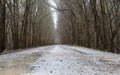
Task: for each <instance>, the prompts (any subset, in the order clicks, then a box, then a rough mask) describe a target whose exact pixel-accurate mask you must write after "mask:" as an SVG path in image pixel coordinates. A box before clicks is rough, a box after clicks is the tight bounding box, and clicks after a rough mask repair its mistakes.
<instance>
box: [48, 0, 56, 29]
mask: <svg viewBox="0 0 120 75" xmlns="http://www.w3.org/2000/svg"><path fill="white" fill-rule="evenodd" d="M49 2H50V4H51V5H53V6H55V7H56V6H57V5H56V4H55V2H54V0H49ZM51 11H52V16H53V21H54V27H55V29H56V28H57V20H58V14H57V12H54V11H55V9H54V8H52V7H51Z"/></svg>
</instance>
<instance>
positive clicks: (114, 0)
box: [0, 0, 120, 53]
mask: <svg viewBox="0 0 120 75" xmlns="http://www.w3.org/2000/svg"><path fill="white" fill-rule="evenodd" d="M0 33H1V36H0V51H1V52H2V51H5V50H16V49H23V48H30V47H36V46H43V45H53V44H68V45H78V46H84V47H88V48H94V49H100V50H103V51H110V52H115V53H120V0H0Z"/></svg>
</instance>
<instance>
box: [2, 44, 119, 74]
mask: <svg viewBox="0 0 120 75" xmlns="http://www.w3.org/2000/svg"><path fill="white" fill-rule="evenodd" d="M119 74H120V55H117V54H113V53H107V52H101V51H96V50H93V49H88V48H83V47H73V46H64V45H56V46H46V47H40V48H33V49H29V50H25V51H21V52H15V53H10V54H5V55H1V56H0V75H119Z"/></svg>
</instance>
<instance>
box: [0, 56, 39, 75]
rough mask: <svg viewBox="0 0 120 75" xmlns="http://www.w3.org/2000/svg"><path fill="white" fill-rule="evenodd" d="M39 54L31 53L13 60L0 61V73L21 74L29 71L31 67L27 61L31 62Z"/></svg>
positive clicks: (3, 74) (1, 74)
mask: <svg viewBox="0 0 120 75" xmlns="http://www.w3.org/2000/svg"><path fill="white" fill-rule="evenodd" d="M40 56H41V54H33V55H30V56H28V57H25V58H23V59H18V60H13V61H9V62H0V68H1V70H0V75H21V74H25V73H29V72H31V70H32V68H31V67H30V66H29V65H27V63H32V62H33V61H35V60H36V59H37V58H38V57H40Z"/></svg>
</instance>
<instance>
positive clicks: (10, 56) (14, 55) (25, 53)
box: [0, 46, 52, 62]
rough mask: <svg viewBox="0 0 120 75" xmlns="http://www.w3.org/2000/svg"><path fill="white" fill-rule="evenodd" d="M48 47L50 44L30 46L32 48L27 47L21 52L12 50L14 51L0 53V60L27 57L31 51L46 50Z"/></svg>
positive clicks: (5, 60)
mask: <svg viewBox="0 0 120 75" xmlns="http://www.w3.org/2000/svg"><path fill="white" fill-rule="evenodd" d="M49 48H50V49H51V48H52V46H46V47H39V48H32V49H27V50H24V51H21V52H14V53H9V54H4V55H0V62H7V61H12V60H19V59H22V58H24V57H28V56H29V55H31V54H33V53H38V52H47V49H49Z"/></svg>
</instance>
